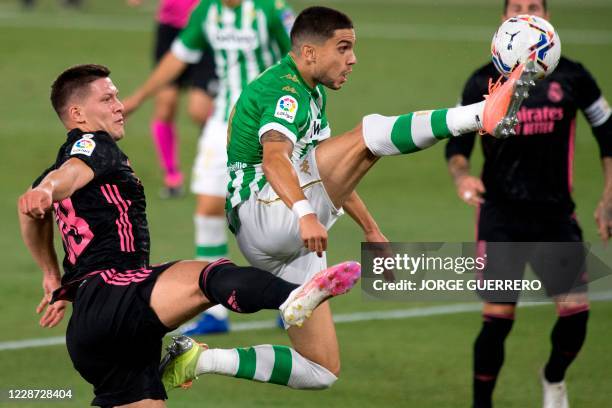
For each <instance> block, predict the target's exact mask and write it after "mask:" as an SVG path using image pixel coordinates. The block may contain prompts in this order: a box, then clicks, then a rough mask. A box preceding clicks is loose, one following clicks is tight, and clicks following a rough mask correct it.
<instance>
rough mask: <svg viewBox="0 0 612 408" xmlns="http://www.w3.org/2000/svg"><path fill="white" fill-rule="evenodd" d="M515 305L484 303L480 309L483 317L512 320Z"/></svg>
mask: <svg viewBox="0 0 612 408" xmlns="http://www.w3.org/2000/svg"><path fill="white" fill-rule="evenodd" d="M515 311H516V304H515V303H485V304H484V306H483V308H482V314H483V315H484V316H495V317H500V318H503V319H514V313H515Z"/></svg>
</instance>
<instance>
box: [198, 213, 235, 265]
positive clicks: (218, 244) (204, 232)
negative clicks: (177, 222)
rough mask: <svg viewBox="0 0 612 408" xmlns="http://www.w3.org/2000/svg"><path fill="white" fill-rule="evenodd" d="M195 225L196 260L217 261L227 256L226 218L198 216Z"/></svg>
mask: <svg viewBox="0 0 612 408" xmlns="http://www.w3.org/2000/svg"><path fill="white" fill-rule="evenodd" d="M193 221H194V225H195V243H196V258H197V259H200V260H205V261H215V260H217V259H219V258H223V257H225V256H227V252H228V251H227V225H226V224H227V223H226V221H225V217H209V216H204V215H199V214H196V215H195V216H194V218H193Z"/></svg>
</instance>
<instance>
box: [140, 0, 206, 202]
mask: <svg viewBox="0 0 612 408" xmlns="http://www.w3.org/2000/svg"><path fill="white" fill-rule="evenodd" d="M142 2H143V0H128V4H129V5H130V6H132V7H137V6H140V5H141V4H142ZM197 3H198V1H197V0H160V2H159V6H158V8H157V14H156V21H157V26H156V30H155V45H154V61H155V64H157V63H158V62H159V60H160V59H161V58H162V57H163V56H164V54H165V53H166V52H167V51H168V50H169V49H170V47H171V45H172V42H173V41H174V40H175V39H176V37H177V35H178V34H179V33H180V31H181V29H182V28H183V27H185V25H186V24H187V21H188V20H189V14H190V13H191V11H192V10H193V9H194V7H195V6H196V5H197ZM186 88H188V90H189V91H188V105H187V110H188V112H189V116H190V118H191V120H192V121H193V122H194V123H195V124H196V125H198V127H199V128H200V129H201V128H202V126H203V125H204V124H205V123H206V120H207V119H208V116H209V115H210V112H211V110H212V103H213V99H212V98H214V96H215V95H216V91H217V88H218V84H217V78H216V75H215V65H214V61H213V59H212V58H211V56H210V55H204V56H203V57H202V58H201V59H200V61H198V62H196V63H194V64H189V65H188V66H187V68H186V69H185V71H184V72H183V73H182V74H181V75H180V76H179V77H178V78H176V79H175V80H174V81H172V82H171V83H170V84H168V85H166V86H164V87H163V88H161V89H160V90H159V91H157V93H156V94H155V108H154V110H153V118H152V119H151V135H152V136H153V141H154V143H155V148H156V149H157V154H158V157H159V162H160V166H161V168H162V170H163V172H164V187H163V188H162V190H161V191H160V195H161V197H162V198H173V197H178V196H181V195H182V194H183V173H182V172H181V166H180V160H179V153H178V144H179V143H178V142H179V139H178V133H177V129H176V123H175V122H176V116H177V109H178V103H179V93H180V91H181V89H186Z"/></svg>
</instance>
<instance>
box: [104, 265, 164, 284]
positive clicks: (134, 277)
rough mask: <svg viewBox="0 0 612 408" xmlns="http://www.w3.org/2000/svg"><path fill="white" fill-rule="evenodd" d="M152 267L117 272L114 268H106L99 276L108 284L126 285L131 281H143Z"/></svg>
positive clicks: (149, 273)
mask: <svg viewBox="0 0 612 408" xmlns="http://www.w3.org/2000/svg"><path fill="white" fill-rule="evenodd" d="M151 272H153V270H152V269H146V268H140V269H134V270H129V271H124V272H117V270H116V269H108V270H106V271H104V272H102V274H101V276H102V279H104V282H106V283H107V284H109V285H115V286H127V285H129V284H131V283H139V282H142V281H144V280H145V279H147V278H148V277H149V275H151Z"/></svg>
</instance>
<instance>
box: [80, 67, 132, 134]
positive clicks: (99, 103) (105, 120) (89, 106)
mask: <svg viewBox="0 0 612 408" xmlns="http://www.w3.org/2000/svg"><path fill="white" fill-rule="evenodd" d="M118 94H119V91H118V90H117V87H116V86H115V85H114V84H113V81H111V79H110V78H100V79H96V80H95V81H93V82H92V83H90V84H89V93H88V94H87V96H86V97H85V98H84V100H83V101H82V103H81V104H80V105H81V108H82V113H83V117H82V120H83V121H84V124H83V125H82V126H81V130H83V131H91V132H94V131H98V130H103V131H105V132H107V133H108V134H110V135H111V136H112V138H113V139H115V140H119V139H121V138H122V137H123V135H124V133H125V131H124V128H123V126H124V123H123V104H122V103H121V101H120V100H119V98H118ZM84 127H87V129H84Z"/></svg>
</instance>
